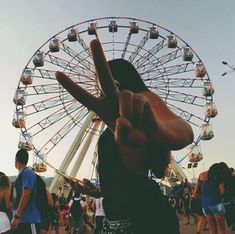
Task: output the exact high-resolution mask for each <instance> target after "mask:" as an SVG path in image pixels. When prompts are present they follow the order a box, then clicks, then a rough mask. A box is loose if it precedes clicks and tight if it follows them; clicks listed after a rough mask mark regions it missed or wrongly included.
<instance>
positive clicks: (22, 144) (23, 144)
mask: <svg viewBox="0 0 235 234" xmlns="http://www.w3.org/2000/svg"><path fill="white" fill-rule="evenodd" d="M18 148H19V149H25V150H27V151H30V150H32V149H33V143H32V136H31V134H29V133H21V134H20V139H19V143H18Z"/></svg>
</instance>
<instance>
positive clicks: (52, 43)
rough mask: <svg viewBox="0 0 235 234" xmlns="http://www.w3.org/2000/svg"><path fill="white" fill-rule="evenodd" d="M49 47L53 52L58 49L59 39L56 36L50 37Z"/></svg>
mask: <svg viewBox="0 0 235 234" xmlns="http://www.w3.org/2000/svg"><path fill="white" fill-rule="evenodd" d="M49 49H50V51H51V52H53V53H54V52H59V51H60V39H59V38H58V37H54V38H53V39H51V41H50V44H49Z"/></svg>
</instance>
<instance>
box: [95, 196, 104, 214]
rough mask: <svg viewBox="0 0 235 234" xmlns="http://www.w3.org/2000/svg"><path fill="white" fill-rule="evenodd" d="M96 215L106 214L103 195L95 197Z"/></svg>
mask: <svg viewBox="0 0 235 234" xmlns="http://www.w3.org/2000/svg"><path fill="white" fill-rule="evenodd" d="M95 216H105V214H104V208H103V198H102V197H100V198H95Z"/></svg>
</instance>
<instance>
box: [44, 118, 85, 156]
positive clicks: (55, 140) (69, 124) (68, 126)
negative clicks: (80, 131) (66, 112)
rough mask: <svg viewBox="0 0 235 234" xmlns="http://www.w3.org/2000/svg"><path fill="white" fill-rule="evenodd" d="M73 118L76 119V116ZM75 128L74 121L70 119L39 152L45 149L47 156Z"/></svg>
mask: <svg viewBox="0 0 235 234" xmlns="http://www.w3.org/2000/svg"><path fill="white" fill-rule="evenodd" d="M85 117H86V115H83V116H82V117H80V119H79V120H80V121H81V119H84V118H85ZM73 118H74V119H77V118H78V114H77V115H74V117H73ZM75 126H76V124H75V123H74V121H73V120H72V119H70V120H69V121H68V122H67V123H66V124H65V125H63V126H62V127H61V128H60V129H59V130H58V131H57V132H56V133H55V134H54V135H53V136H52V137H51V138H50V139H49V140H48V141H47V142H46V143H45V144H44V145H43V146H42V147H41V150H42V149H45V148H46V149H47V152H46V153H47V154H49V153H50V152H51V151H52V150H53V148H54V147H55V146H56V145H57V144H58V143H59V142H60V141H61V140H62V139H63V138H65V137H66V136H67V135H68V134H69V133H70V132H71V131H72V130H73V129H74V127H75ZM87 133H88V132H87ZM87 133H86V134H87Z"/></svg>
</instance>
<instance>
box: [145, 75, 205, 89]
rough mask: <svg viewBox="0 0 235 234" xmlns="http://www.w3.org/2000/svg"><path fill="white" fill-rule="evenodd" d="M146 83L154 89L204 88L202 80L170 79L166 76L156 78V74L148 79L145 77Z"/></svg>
mask: <svg viewBox="0 0 235 234" xmlns="http://www.w3.org/2000/svg"><path fill="white" fill-rule="evenodd" d="M144 82H145V83H146V84H147V86H149V87H150V86H151V88H152V89H157V88H163V87H168V89H171V88H173V89H177V88H186V89H187V88H197V89H198V88H199V89H200V88H202V85H201V80H200V83H199V80H198V79H196V78H191V77H189V78H180V77H173V78H168V77H164V76H160V77H156V76H155V74H151V73H150V74H148V76H147V78H146V77H144Z"/></svg>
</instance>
